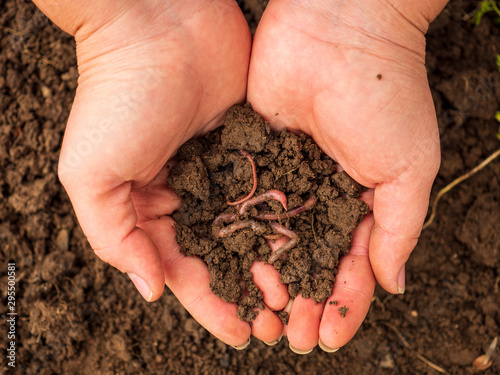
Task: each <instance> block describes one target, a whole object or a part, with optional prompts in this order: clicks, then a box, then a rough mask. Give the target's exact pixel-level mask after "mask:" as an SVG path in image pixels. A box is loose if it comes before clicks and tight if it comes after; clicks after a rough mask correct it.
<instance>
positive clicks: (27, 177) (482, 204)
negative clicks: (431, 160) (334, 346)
mask: <svg viewBox="0 0 500 375" xmlns="http://www.w3.org/2000/svg"><path fill="white" fill-rule="evenodd" d="M242 3H243V1H242ZM255 3H257V1H255V2H253V3H252V2H251V1H246V2H245V4H246V5H245V6H246V8H247V9H250V7H251V4H255ZM476 5H477V1H475V0H463V1H458V0H457V1H452V2H451V3H450V4H449V5H448V7H447V8H446V10H445V11H444V12H443V13H442V14H441V15H440V16H439V18H438V19H437V20H436V21H435V22H434V23H433V24H432V25H431V28H430V31H429V36H428V57H427V66H428V72H429V79H430V85H431V88H432V93H433V96H434V99H435V103H436V110H437V115H438V120H439V126H440V130H441V135H442V155H443V157H442V159H443V160H442V166H441V170H440V172H439V175H438V177H437V180H436V183H435V187H434V190H433V193H432V196H433V197H434V196H435V195H436V194H437V192H438V191H439V190H440V189H441V188H442V187H444V186H445V185H446V184H448V183H449V182H450V181H452V180H453V179H455V178H457V177H458V176H460V175H462V174H463V173H465V172H466V171H468V170H470V169H471V168H473V167H474V166H476V165H477V164H479V163H480V162H481V161H482V160H484V159H485V158H486V157H487V156H488V155H490V154H491V153H492V152H493V151H495V150H496V149H498V148H499V147H500V142H499V141H498V139H497V138H496V136H495V134H496V133H497V131H498V126H499V124H498V123H497V122H496V121H495V120H494V112H495V110H498V109H500V99H499V98H500V73H499V72H498V71H497V68H496V66H495V60H496V54H498V53H500V26H497V25H495V24H494V23H493V18H494V17H492V16H485V17H484V18H483V21H482V23H481V25H479V26H478V27H475V26H473V25H472V24H470V23H469V22H466V21H464V20H463V16H464V15H465V14H466V13H468V12H470V11H472V10H473V9H474V8H475V7H476ZM0 9H1V12H0V35H1V38H0V241H1V245H0V249H1V251H0V280H1V281H0V287H1V296H2V300H3V301H6V295H7V290H6V287H5V285H7V261H8V260H9V259H11V260H14V261H15V263H16V268H17V270H16V275H17V284H16V287H17V295H16V303H17V308H18V316H17V331H16V354H17V369H16V370H17V373H19V374H115V373H119V374H139V373H146V374H202V373H205V374H320V373H322V374H330V373H332V369H335V372H336V373H342V374H436V373H437V372H436V371H435V370H433V369H431V368H430V367H429V366H428V365H427V364H425V363H424V362H422V361H421V360H420V359H419V358H418V357H417V356H415V355H414V353H413V351H412V350H416V351H418V352H419V353H421V354H422V355H424V356H425V357H426V358H428V359H429V360H431V361H432V362H434V363H435V364H437V365H439V366H441V367H443V368H444V369H446V370H447V371H448V372H449V373H451V374H470V373H471V370H470V366H471V364H472V362H473V360H474V359H475V358H476V357H477V356H479V355H480V354H482V353H484V351H485V349H486V348H487V346H488V344H489V343H490V342H491V340H492V339H493V337H494V336H495V335H498V334H499V332H500V309H499V303H500V253H499V251H498V250H499V243H498V241H499V240H498V233H500V218H499V212H500V195H499V191H500V160H499V159H497V160H495V161H494V162H492V163H491V164H490V165H489V166H487V167H486V168H485V169H483V170H482V171H481V172H479V173H478V174H476V175H475V176H473V177H472V178H470V179H469V180H467V181H465V182H464V183H462V184H461V185H459V186H457V187H456V188H455V189H453V190H452V191H450V192H449V193H448V194H447V195H445V196H444V197H443V199H442V200H441V202H440V203H439V206H438V212H437V217H436V220H435V222H434V223H433V225H432V226H431V227H429V228H428V229H426V230H424V231H423V232H422V236H421V239H420V241H419V244H418V245H417V248H416V250H415V251H414V253H413V255H412V257H411V258H410V261H409V263H408V265H407V268H406V269H407V289H406V294H405V295H401V296H400V295H397V296H393V295H388V294H387V293H386V292H384V291H382V290H380V289H377V290H376V293H375V297H376V298H375V299H374V302H373V304H372V307H371V309H370V311H369V313H368V316H367V318H366V320H365V323H364V324H363V326H362V327H361V328H360V330H359V331H358V333H357V334H356V336H355V337H354V338H353V340H352V341H351V342H350V343H349V344H347V345H346V346H345V347H343V348H341V349H340V350H339V351H338V352H337V353H335V354H327V353H324V352H322V351H321V350H318V349H315V350H314V351H313V352H312V353H311V354H309V355H307V356H298V355H296V354H294V353H292V352H291V351H290V350H289V349H288V345H287V342H286V339H283V340H282V342H280V343H279V344H278V345H276V346H274V347H268V346H266V345H265V344H263V343H261V342H259V341H258V340H253V341H252V343H251V345H250V346H249V347H248V348H247V349H246V350H245V351H242V352H237V351H235V350H233V349H232V348H231V347H228V346H226V345H225V344H223V343H222V342H220V341H218V340H217V339H215V338H214V337H212V336H211V335H210V334H209V333H208V332H207V331H206V330H205V329H204V328H202V327H201V326H200V325H199V324H198V323H197V322H196V321H195V320H194V319H192V318H191V317H190V316H189V314H188V313H187V312H186V311H185V309H184V308H183V307H182V306H181V305H180V304H179V303H178V302H177V300H176V298H175V297H174V296H173V295H172V294H171V293H170V292H169V291H166V292H165V293H164V295H163V297H162V298H161V299H160V300H159V301H158V302H155V303H153V304H148V303H146V302H144V301H143V300H142V298H141V296H140V295H139V293H137V292H136V290H135V289H134V287H133V285H132V284H131V283H130V281H129V279H128V277H127V276H125V275H122V274H121V273H120V272H118V271H117V270H115V269H113V268H111V267H109V266H107V265H106V264H104V263H102V262H101V261H100V260H98V259H97V258H96V257H95V256H94V254H93V252H92V251H91V249H90V248H89V246H88V244H87V242H86V239H85V237H84V236H83V234H82V232H81V230H80V229H79V227H78V224H77V222H76V219H75V217H74V214H73V212H72V209H71V205H70V202H69V200H68V198H67V196H66V194H65V193H64V191H63V189H62V187H61V186H60V185H59V184H58V181H57V176H56V169H57V159H58V154H59V149H60V142H61V138H62V134H63V131H64V127H65V122H66V119H67V116H68V113H69V110H70V106H71V102H72V100H73V96H74V90H75V87H76V79H77V70H76V65H75V63H76V60H75V55H74V42H73V41H72V39H71V38H70V37H69V36H67V35H65V34H64V33H63V32H61V31H60V30H58V29H57V28H56V27H55V26H53V25H52V24H51V23H50V22H49V21H48V20H46V18H45V17H44V16H43V15H41V13H40V12H38V11H36V10H35V7H34V6H33V4H32V3H31V2H28V1H22V0H16V1H14V0H3V1H1V0H0ZM252 9H254V13H248V18H249V19H253V20H254V21H253V22H255V17H254V15H253V14H258V9H257V8H252ZM240 158H241V162H242V163H244V162H245V159H243V158H242V157H240ZM246 162H247V161H246ZM247 187H248V186H247ZM243 190H244V191H245V192H246V191H247V190H246V189H243ZM236 194H238V193H236ZM341 307H343V306H340V305H339V306H332V308H336V309H338V308H341ZM347 307H349V306H347ZM6 309H7V304H6V303H5V302H3V303H1V304H0V319H1V325H2V329H1V330H0V331H1V332H2V334H1V337H0V352H1V353H2V359H1V360H0V366H1V368H0V373H4V372H5V368H6V367H5V364H6V357H5V353H6V348H7V338H6V334H5V332H6V330H5V329H4V327H6V319H7V315H6V313H7V310H6ZM388 324H389V325H388ZM393 328H395V329H397V331H398V332H399V333H400V334H401V335H402V337H403V338H404V339H405V340H406V342H407V343H408V345H409V346H410V348H411V350H410V349H408V348H407V347H406V346H405V345H403V343H402V341H401V339H400V338H399V337H398V335H397V334H396V332H395V331H394V329H393ZM499 372H500V358H499V356H498V350H497V355H496V358H495V359H494V361H493V365H492V366H491V367H490V368H489V369H488V370H487V371H485V372H484V373H485V374H498V373H499Z"/></svg>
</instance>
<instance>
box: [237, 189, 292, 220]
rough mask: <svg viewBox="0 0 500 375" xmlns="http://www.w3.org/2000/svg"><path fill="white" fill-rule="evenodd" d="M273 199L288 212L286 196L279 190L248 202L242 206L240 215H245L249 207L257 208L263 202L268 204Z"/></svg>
mask: <svg viewBox="0 0 500 375" xmlns="http://www.w3.org/2000/svg"><path fill="white" fill-rule="evenodd" d="M271 199H273V200H276V201H278V202H280V203H281V205H282V206H283V208H284V209H285V211H286V207H287V206H286V204H287V199H286V195H285V194H283V193H282V192H281V191H279V190H268V191H266V192H265V193H262V194H261V195H258V196H256V197H254V198H252V199H249V200H247V201H246V202H245V203H243V204H242V205H241V206H240V210H239V214H240V215H243V214H245V213H246V212H247V208H248V207H251V206H255V205H256V204H259V203H263V202H266V201H268V200H271Z"/></svg>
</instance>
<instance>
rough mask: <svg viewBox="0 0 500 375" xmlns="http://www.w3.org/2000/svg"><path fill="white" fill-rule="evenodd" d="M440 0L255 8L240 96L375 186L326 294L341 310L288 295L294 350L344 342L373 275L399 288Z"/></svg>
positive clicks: (290, 2)
mask: <svg viewBox="0 0 500 375" xmlns="http://www.w3.org/2000/svg"><path fill="white" fill-rule="evenodd" d="M445 4H446V1H436V0H434V1H419V2H416V1H413V2H410V1H403V0H401V1H396V0H394V1H379V0H369V1H367V0H363V1H342V0H335V1H322V2H320V1H317V2H315V1H294V0H274V1H271V2H270V3H269V6H268V7H267V9H266V11H265V13H264V15H263V17H262V19H261V22H260V24H259V27H258V29H257V32H256V35H255V39H254V43H253V47H252V57H251V62H250V71H249V81H248V93H247V100H248V101H249V102H250V103H252V105H253V107H254V109H255V110H256V111H257V112H259V113H261V114H262V115H263V116H264V118H266V119H267V120H269V121H270V122H271V123H272V124H273V125H274V128H275V129H282V128H285V127H286V128H288V129H292V130H297V131H301V132H304V133H306V134H309V135H311V136H312V137H313V138H314V140H315V141H316V143H317V144H318V145H319V146H320V147H321V148H322V149H323V150H324V151H325V152H326V153H327V154H328V155H330V156H331V157H332V158H334V159H335V160H337V161H338V162H339V163H340V165H341V166H342V167H343V168H344V169H345V170H346V172H347V173H348V174H349V175H350V176H351V177H353V178H354V179H355V180H357V181H358V182H359V183H361V184H362V185H364V186H367V187H369V188H371V189H372V190H371V194H372V197H371V199H373V220H374V222H373V227H372V229H371V233H370V235H369V244H368V243H365V242H364V239H363V240H361V241H357V240H355V241H354V246H353V249H352V250H351V252H350V254H349V256H347V257H344V258H343V259H342V261H341V264H340V268H341V269H340V271H339V275H338V278H337V280H336V284H335V288H334V291H333V295H332V297H331V298H330V299H329V301H330V300H338V301H340V303H343V302H342V301H345V303H346V304H347V305H348V306H349V308H350V310H349V313H348V314H347V316H346V317H345V318H342V317H340V315H339V313H338V311H337V309H332V308H328V305H326V307H325V308H323V307H322V306H321V307H319V306H314V305H313V304H311V301H309V300H305V299H302V298H297V299H296V300H295V301H294V303H293V306H292V310H291V315H290V322H289V325H288V327H287V328H286V331H287V335H288V341H289V343H290V345H291V347H292V348H293V349H296V351H298V352H301V351H302V352H307V351H309V350H311V349H312V348H313V347H314V346H315V345H316V343H318V340H321V344H322V345H321V346H322V347H323V348H326V349H327V350H328V349H335V348H339V347H341V346H343V345H345V343H347V342H348V341H349V340H350V339H351V338H352V336H353V335H354V333H355V332H356V330H357V329H358V327H359V324H360V323H361V321H362V320H363V319H364V317H365V315H366V313H367V311H368V308H369V305H370V301H371V297H372V295H373V290H374V287H375V280H376V281H378V282H379V284H380V285H381V286H382V287H383V288H384V289H386V290H387V291H388V292H391V293H404V288H405V268H404V264H405V262H406V261H407V259H408V257H409V255H410V253H411V251H412V250H413V248H414V247H415V245H416V242H417V239H418V237H419V235H420V231H421V228H422V223H423V221H424V219H425V215H426V212H427V207H428V199H429V194H430V189H431V185H432V182H433V180H434V178H435V176H436V173H437V170H438V168H439V160H440V150H439V137H438V128H437V121H436V115H435V112H434V105H433V102H432V97H431V93H430V89H429V87H428V82H427V74H426V70H425V33H426V31H427V28H428V26H429V23H430V22H431V21H432V19H434V18H435V16H437V14H438V13H439V12H440V11H441V10H442V8H443V7H444V5H445ZM285 36H286V37H285ZM368 194H370V193H368ZM370 220H371V219H370ZM360 232H362V233H365V234H366V232H365V229H363V230H361V231H360ZM351 263H352V266H350V264H351Z"/></svg>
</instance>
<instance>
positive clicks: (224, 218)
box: [212, 214, 238, 226]
mask: <svg viewBox="0 0 500 375" xmlns="http://www.w3.org/2000/svg"><path fill="white" fill-rule="evenodd" d="M237 218H238V215H237V214H221V215H219V216H217V217H216V218H215V219H214V221H213V223H212V225H213V226H218V225H219V224H221V223H232V222H233V221H235V220H236V219H237Z"/></svg>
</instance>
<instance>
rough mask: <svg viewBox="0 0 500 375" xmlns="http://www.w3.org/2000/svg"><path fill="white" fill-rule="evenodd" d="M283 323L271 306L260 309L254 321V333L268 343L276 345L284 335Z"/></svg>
mask: <svg viewBox="0 0 500 375" xmlns="http://www.w3.org/2000/svg"><path fill="white" fill-rule="evenodd" d="M282 332H283V323H281V320H280V318H278V316H277V315H276V314H275V313H274V312H272V311H271V310H270V309H269V307H267V306H266V307H265V308H264V310H259V315H257V317H256V318H255V320H253V321H252V335H253V336H254V337H256V338H258V339H259V340H261V341H264V343H266V344H268V345H274V344H275V343H277V342H278V341H279V340H280V339H281V336H282Z"/></svg>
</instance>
